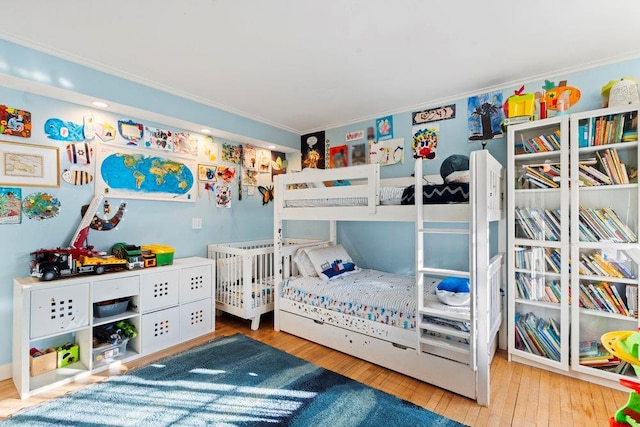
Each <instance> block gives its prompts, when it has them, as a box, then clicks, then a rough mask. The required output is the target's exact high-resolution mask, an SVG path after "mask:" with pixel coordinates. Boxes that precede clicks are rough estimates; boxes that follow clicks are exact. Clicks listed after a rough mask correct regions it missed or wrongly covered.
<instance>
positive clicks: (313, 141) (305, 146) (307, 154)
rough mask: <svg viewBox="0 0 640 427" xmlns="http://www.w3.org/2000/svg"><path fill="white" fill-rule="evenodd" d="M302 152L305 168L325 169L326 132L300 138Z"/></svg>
mask: <svg viewBox="0 0 640 427" xmlns="http://www.w3.org/2000/svg"><path fill="white" fill-rule="evenodd" d="M300 151H301V152H302V167H303V168H313V169H324V168H325V158H326V157H325V137H324V131H319V132H314V133H309V134H307V135H302V136H301V137H300Z"/></svg>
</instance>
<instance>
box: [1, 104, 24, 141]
mask: <svg viewBox="0 0 640 427" xmlns="http://www.w3.org/2000/svg"><path fill="white" fill-rule="evenodd" d="M0 133H2V134H4V135H12V136H21V137H23V138H29V137H30V136H31V113H30V112H28V111H25V110H21V109H19V108H13V107H7V106H6V105H0Z"/></svg>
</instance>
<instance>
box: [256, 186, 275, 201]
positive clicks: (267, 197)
mask: <svg viewBox="0 0 640 427" xmlns="http://www.w3.org/2000/svg"><path fill="white" fill-rule="evenodd" d="M258 191H260V194H262V206H264V205H267V204H269V202H270V201H272V200H273V185H271V186H269V187H263V186H259V187H258Z"/></svg>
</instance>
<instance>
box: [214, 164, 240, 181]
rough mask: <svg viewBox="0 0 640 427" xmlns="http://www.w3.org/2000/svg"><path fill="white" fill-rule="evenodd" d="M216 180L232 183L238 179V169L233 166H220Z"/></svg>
mask: <svg viewBox="0 0 640 427" xmlns="http://www.w3.org/2000/svg"><path fill="white" fill-rule="evenodd" d="M216 178H217V179H219V180H220V181H223V182H231V181H233V180H234V179H235V178H236V168H234V167H233V166H218V167H217V169H216Z"/></svg>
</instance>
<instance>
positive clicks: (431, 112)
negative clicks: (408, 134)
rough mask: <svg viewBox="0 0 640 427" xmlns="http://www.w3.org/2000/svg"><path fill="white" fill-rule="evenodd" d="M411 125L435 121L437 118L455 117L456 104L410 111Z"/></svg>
mask: <svg viewBox="0 0 640 427" xmlns="http://www.w3.org/2000/svg"><path fill="white" fill-rule="evenodd" d="M411 116H412V118H413V120H412V122H413V123H412V125H413V126H416V125H420V124H423V123H430V122H437V121H439V120H449V119H455V118H456V104H451V105H444V106H442V107H435V108H429V109H427V110H422V111H416V112H414V113H411Z"/></svg>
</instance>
